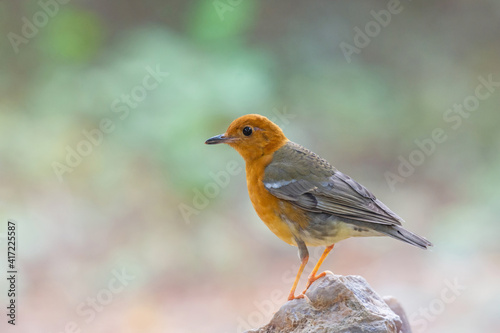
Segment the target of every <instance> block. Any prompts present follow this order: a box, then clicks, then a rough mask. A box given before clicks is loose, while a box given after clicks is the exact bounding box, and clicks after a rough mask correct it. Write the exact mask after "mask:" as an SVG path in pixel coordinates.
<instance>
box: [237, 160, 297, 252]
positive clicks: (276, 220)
mask: <svg viewBox="0 0 500 333" xmlns="http://www.w3.org/2000/svg"><path fill="white" fill-rule="evenodd" d="M271 160H272V155H271V156H265V157H262V158H261V159H259V160H257V161H254V162H252V163H247V165H246V174H247V186H248V193H249V195H250V200H251V201H252V204H253V206H254V208H255V211H256V212H257V214H258V215H259V217H260V218H261V219H262V221H263V222H264V223H265V224H266V225H267V227H268V228H269V229H270V230H271V231H272V232H273V233H274V234H275V235H276V236H278V237H279V238H280V239H281V240H283V241H284V242H286V243H288V244H290V245H296V242H295V239H294V236H293V233H292V230H291V229H290V225H289V224H287V222H285V221H284V219H283V217H287V220H288V221H289V222H288V223H291V224H292V225H293V222H290V221H298V222H299V223H300V222H304V223H305V222H306V220H305V218H304V217H303V216H298V215H302V213H303V212H300V211H298V210H297V209H296V208H295V207H293V206H292V205H290V204H289V203H287V202H284V201H282V200H280V199H278V198H277V197H275V196H273V195H272V194H270V193H269V191H268V190H267V189H266V187H265V186H264V183H263V178H264V170H265V168H266V166H267V165H268V164H269V163H270V162H271ZM299 223H296V224H297V227H299ZM300 224H302V223H300Z"/></svg>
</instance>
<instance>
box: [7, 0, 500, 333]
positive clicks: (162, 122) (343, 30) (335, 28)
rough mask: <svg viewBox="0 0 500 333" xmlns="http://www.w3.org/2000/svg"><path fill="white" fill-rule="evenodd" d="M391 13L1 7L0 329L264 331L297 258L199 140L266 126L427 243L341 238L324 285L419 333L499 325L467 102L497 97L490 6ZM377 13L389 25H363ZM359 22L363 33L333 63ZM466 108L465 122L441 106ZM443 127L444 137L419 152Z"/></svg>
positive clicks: (358, 8)
mask: <svg viewBox="0 0 500 333" xmlns="http://www.w3.org/2000/svg"><path fill="white" fill-rule="evenodd" d="M390 3H392V4H390ZM394 4H395V2H394V1H392V2H388V1H357V0H355V1H298V0H293V1H292V0H289V1H250V0H242V1H237V0H233V1H229V0H220V1H213V0H208V1H205V0H196V1H194V0H191V1H181V0H169V1H158V0H156V1H155V0H147V1H142V2H141V1H131V0H125V1H104V2H103V1H97V0H87V1H79V0H74V1H70V2H68V1H62V0H59V1H55V0H52V1H49V0H45V1H44V0H42V1H41V2H36V1H3V2H1V3H0V22H1V23H2V24H1V25H0V35H2V38H1V39H0V46H1V54H0V56H1V58H0V59H1V62H0V136H1V140H0V149H1V158H0V170H1V173H0V177H1V186H0V195H1V206H0V211H1V215H0V216H1V217H0V219H1V223H0V228H2V230H0V232H1V233H2V234H1V235H0V242H1V245H0V246H1V249H2V250H1V252H2V253H5V251H6V250H5V248H6V239H5V236H6V235H5V233H6V224H7V220H8V219H13V220H15V221H16V222H17V224H18V234H19V235H18V257H17V260H18V266H19V272H20V273H19V281H18V292H19V296H18V306H19V308H18V318H17V325H16V326H15V328H14V327H12V326H10V325H7V324H6V316H5V315H2V316H1V317H2V320H1V323H0V327H1V328H0V330H1V331H2V332H6V331H8V332H11V331H12V332H30V333H35V332H73V331H74V332H78V331H81V332H113V331H114V332H241V331H243V330H244V329H248V328H251V327H256V326H259V325H262V324H264V323H266V322H267V321H268V320H269V319H270V318H271V316H272V314H273V312H274V311H276V310H277V309H279V307H280V305H281V304H282V303H284V302H285V300H286V295H287V293H288V291H289V288H290V286H291V280H292V279H293V276H294V274H295V271H296V269H297V267H298V264H299V260H298V258H297V253H296V248H293V247H291V246H289V245H287V244H285V243H283V242H281V241H280V240H279V239H278V238H276V237H275V236H274V235H273V234H272V233H271V232H270V231H269V230H267V228H266V227H265V225H264V224H263V223H262V222H261V221H260V220H259V218H258V217H257V215H256V214H255V212H254V211H253V208H252V206H251V204H250V200H249V199H248V194H247V190H246V182H245V176H244V170H243V167H244V164H243V161H242V160H241V158H240V157H239V156H238V155H237V153H236V152H235V151H233V150H232V149H230V148H229V147H225V146H224V147H222V146H215V147H214V146H210V147H209V146H205V145H204V144H203V143H204V140H205V139H207V138H208V137H210V136H213V135H216V134H219V133H222V132H224V131H225V129H226V128H227V126H228V125H229V123H230V122H231V121H232V120H233V119H234V118H236V117H238V116H241V115H244V114H247V113H260V114H263V115H266V116H268V117H270V118H272V119H273V120H275V121H276V122H277V123H278V124H279V125H280V126H282V127H283V129H284V131H285V133H286V134H287V136H288V137H289V138H290V139H291V140H292V141H296V142H299V143H301V144H303V145H305V146H307V147H309V148H310V149H312V150H314V151H316V152H317V153H319V154H320V155H322V156H323V157H325V158H326V159H328V160H329V161H330V162H332V163H333V164H334V165H335V166H336V167H337V168H338V169H340V170H341V171H343V172H345V173H347V174H349V175H350V176H352V177H353V178H354V179H356V180H358V181H359V182H361V183H362V184H364V185H365V186H366V187H368V188H369V189H371V190H372V191H373V192H374V193H375V194H376V195H377V196H378V197H379V198H380V199H381V200H382V201H384V202H385V203H386V204H387V205H388V206H390V207H391V208H392V209H393V210H394V211H395V212H397V213H398V214H399V215H400V216H402V217H403V218H404V219H405V220H406V221H407V222H406V225H405V226H406V227H407V228H408V229H410V230H412V231H415V232H417V233H419V234H421V235H424V236H426V237H427V238H428V239H430V240H431V241H432V242H433V243H434V244H435V247H434V248H433V249H432V250H431V251H421V250H419V249H416V248H413V247H411V246H407V245H405V244H403V243H401V242H397V241H395V240H392V239H389V238H368V239H350V240H346V241H344V242H341V243H339V244H338V246H337V247H336V248H335V250H334V251H333V252H332V254H331V255H330V256H329V258H328V259H327V260H326V262H325V263H324V265H323V268H324V269H328V270H331V271H334V272H335V273H337V274H343V275H349V274H357V275H362V276H363V277H365V278H366V279H367V280H368V282H369V283H370V284H371V285H372V287H373V288H374V289H375V290H377V291H378V292H379V293H380V294H381V295H393V296H395V297H396V298H398V299H399V300H400V302H401V303H402V304H403V306H404V308H405V309H406V312H407V313H408V316H409V317H410V320H411V321H412V324H413V327H414V331H415V332H479V331H482V332H494V331H499V330H500V309H499V307H498V301H497V300H498V298H499V297H500V285H499V283H498V281H499V280H498V277H499V276H500V267H499V262H500V255H499V249H500V245H499V242H498V237H499V235H500V223H499V216H500V206H499V202H500V192H499V191H498V188H499V187H500V173H499V170H500V154H499V148H500V132H499V130H498V126H499V120H500V112H499V105H500V87H499V84H498V83H496V86H495V84H493V85H492V86H491V87H490V90H491V91H490V94H489V96H488V97H487V98H485V99H483V100H480V101H479V105H475V106H474V105H473V102H474V98H473V97H471V96H474V94H475V92H476V89H480V91H481V92H482V93H486V92H487V90H485V89H484V88H478V87H479V86H480V85H481V81H480V80H479V79H478V78H479V77H483V78H484V79H486V80H488V77H490V79H491V80H493V81H495V82H500V62H499V59H500V57H499V54H500V34H499V32H500V2H498V1H495V0H490V1H485V0H483V1H465V0H458V1H456V0H453V1H451V0H449V1H437V2H421V1H420V2H419V1H411V2H410V1H401V3H400V4H399V5H397V3H396V4H395V5H394ZM388 6H389V7H391V6H395V7H394V8H398V10H399V12H398V13H397V14H392V15H391V17H390V22H387V20H388V18H387V17H386V22H387V24H384V25H385V26H381V25H380V24H377V23H373V22H376V21H375V19H374V16H373V14H372V13H371V11H375V13H379V12H380V11H381V10H387V9H388ZM391 8H392V7H391ZM370 22H372V23H370ZM368 23H370V24H368ZM367 24H368V26H369V28H370V29H374V30H371V32H370V34H371V35H372V36H373V37H370V36H369V42H367V41H366V40H365V42H364V43H365V44H367V45H363V47H361V48H359V50H358V51H359V52H357V53H353V54H351V55H350V56H349V57H346V56H345V55H344V52H343V51H342V48H341V45H345V44H341V43H343V42H344V43H347V44H350V45H352V46H355V37H356V34H357V32H356V31H357V30H356V28H359V29H361V30H362V31H364V30H365V27H366V25H367ZM377 25H378V26H379V28H380V29H379V30H380V31H378V30H377V28H376V26H377ZM358 34H359V33H358ZM357 38H358V39H359V40H358V45H359V43H363V38H362V37H359V36H358V37H357ZM348 58H349V59H348ZM347 60H349V61H347ZM151 73H156V74H155V76H152V75H151ZM166 73H168V74H166ZM155 77H156V79H154V78H155ZM464 101H467V103H472V104H469V108H472V109H474V110H473V111H471V112H469V111H464V112H463V113H462V114H459V113H457V112H456V111H453V109H452V110H451V111H449V110H450V108H453V105H454V104H458V105H460V104H463V103H464ZM470 105H472V106H470ZM450 117H453V118H450ZM452 119H453V120H452ZM103 122H104V123H103ZM100 126H101V127H102V128H104V130H106V132H104V131H103V130H101V127H100ZM98 129H99V132H98ZM436 129H442V131H443V132H444V135H445V136H446V139H445V140H444V142H439V143H435V148H433V149H432V151H430V152H428V154H426V155H423V153H418V149H419V148H418V146H417V144H416V143H415V140H420V141H421V142H422V141H423V142H428V140H429V139H431V138H432V133H433V131H434V130H436ZM85 133H87V136H89V137H91V138H92V139H89V138H87V137H86V134H85ZM89 133H90V134H89ZM99 133H100V134H99ZM92 140H93V142H92ZM431 146H432V145H429V146H427V147H429V149H430V148H432V147H431ZM74 151H76V152H77V153H78V151H80V152H81V153H82V154H83V155H84V156H83V155H82V154H80V153H79V157H78V156H74V154H75V153H74ZM411 154H413V155H411ZM69 155H71V156H69ZM410 156H413V157H412V158H413V161H416V162H417V164H418V165H416V166H415V167H414V170H413V171H408V170H407V171H408V174H406V175H405V177H402V178H401V179H399V180H398V181H397V182H396V183H394V185H393V186H390V185H389V183H388V181H387V179H386V178H387V175H388V172H390V173H392V174H393V175H398V168H400V163H401V160H402V159H406V160H408V159H409V158H410ZM422 156H423V158H422ZM419 157H420V159H418V158H419ZM68 163H70V164H68ZM228 169H229V170H230V171H231V174H229V172H228V171H227V170H228ZM214 175H216V176H214ZM227 175H229V176H227ZM214 177H215V178H217V179H218V183H217V182H215V180H214ZM321 251H322V249H316V250H315V249H311V253H312V256H313V257H315V258H317V257H318V256H319V254H320V253H321ZM0 258H1V261H2V264H1V267H3V268H2V270H4V271H6V255H5V254H3V255H1V256H0ZM313 264H314V260H312V259H311V262H310V263H309V265H308V266H307V269H306V270H307V272H306V273H305V274H304V278H303V279H302V281H301V285H300V287H299V289H300V288H302V287H303V286H304V281H305V276H306V274H308V273H309V271H310V270H311V269H312V267H313ZM117 275H118V276H121V280H116V276H117ZM0 281H2V282H1V283H0V288H1V290H2V291H1V295H2V296H1V298H0V299H2V304H7V303H6V302H7V297H6V289H7V285H6V280H5V279H4V278H2V279H0ZM2 308H4V306H2ZM4 311H6V310H5V309H4V310H2V313H3V312H4Z"/></svg>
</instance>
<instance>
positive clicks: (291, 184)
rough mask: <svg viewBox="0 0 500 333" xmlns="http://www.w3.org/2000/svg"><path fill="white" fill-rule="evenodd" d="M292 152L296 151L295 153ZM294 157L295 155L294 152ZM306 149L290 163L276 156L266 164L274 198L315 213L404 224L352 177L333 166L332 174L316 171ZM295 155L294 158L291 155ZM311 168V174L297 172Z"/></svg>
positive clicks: (266, 180)
mask: <svg viewBox="0 0 500 333" xmlns="http://www.w3.org/2000/svg"><path fill="white" fill-rule="evenodd" d="M292 153H293V152H292ZM287 155H288V156H290V154H289V153H288V154H287ZM292 156H293V155H292ZM312 157H313V158H308V157H305V156H304V154H303V152H301V156H300V158H298V159H295V160H293V162H294V163H290V161H289V160H288V158H287V159H286V160H283V159H282V158H281V159H276V161H273V163H271V164H270V165H269V166H267V167H266V170H265V177H264V179H263V182H264V186H265V187H266V189H267V190H268V191H269V192H270V193H271V194H272V195H274V196H275V197H277V198H280V199H282V200H286V201H288V202H290V203H291V204H293V205H296V206H298V207H301V208H303V209H305V210H308V211H310V212H315V213H326V214H332V215H335V216H337V217H340V218H347V219H351V220H356V221H362V222H370V223H377V224H388V225H394V224H396V225H401V222H403V220H402V219H401V218H400V217H399V216H398V215H396V214H395V213H394V212H392V211H391V210H390V209H389V208H388V207H387V206H386V205H384V204H383V203H382V202H381V201H380V200H378V199H377V198H375V196H374V195H373V194H372V193H371V192H370V191H369V190H367V189H366V188H365V187H364V186H363V185H361V184H359V183H358V182H356V181H355V180H353V179H352V178H350V177H349V176H347V175H345V174H343V173H342V172H340V171H338V170H335V169H334V168H333V167H331V172H330V174H329V175H326V176H325V175H324V174H318V173H317V172H314V169H315V167H316V164H317V163H315V160H316V155H314V156H312ZM292 158H293V157H292ZM297 169H299V170H312V172H311V173H310V174H304V173H303V172H300V173H301V174H300V175H298V174H297Z"/></svg>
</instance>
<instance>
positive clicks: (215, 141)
mask: <svg viewBox="0 0 500 333" xmlns="http://www.w3.org/2000/svg"><path fill="white" fill-rule="evenodd" d="M231 141H233V138H231V137H229V136H226V135H225V134H220V135H216V136H214V137H211V138H210V139H208V140H207V141H205V144H207V145H216V144H219V143H228V142H231Z"/></svg>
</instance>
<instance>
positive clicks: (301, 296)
mask: <svg viewBox="0 0 500 333" xmlns="http://www.w3.org/2000/svg"><path fill="white" fill-rule="evenodd" d="M305 296H306V295H305V294H304V293H302V294H300V295H297V296H295V295H294V294H290V295H288V300H289V301H293V300H294V299H301V298H304V297H305Z"/></svg>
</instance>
